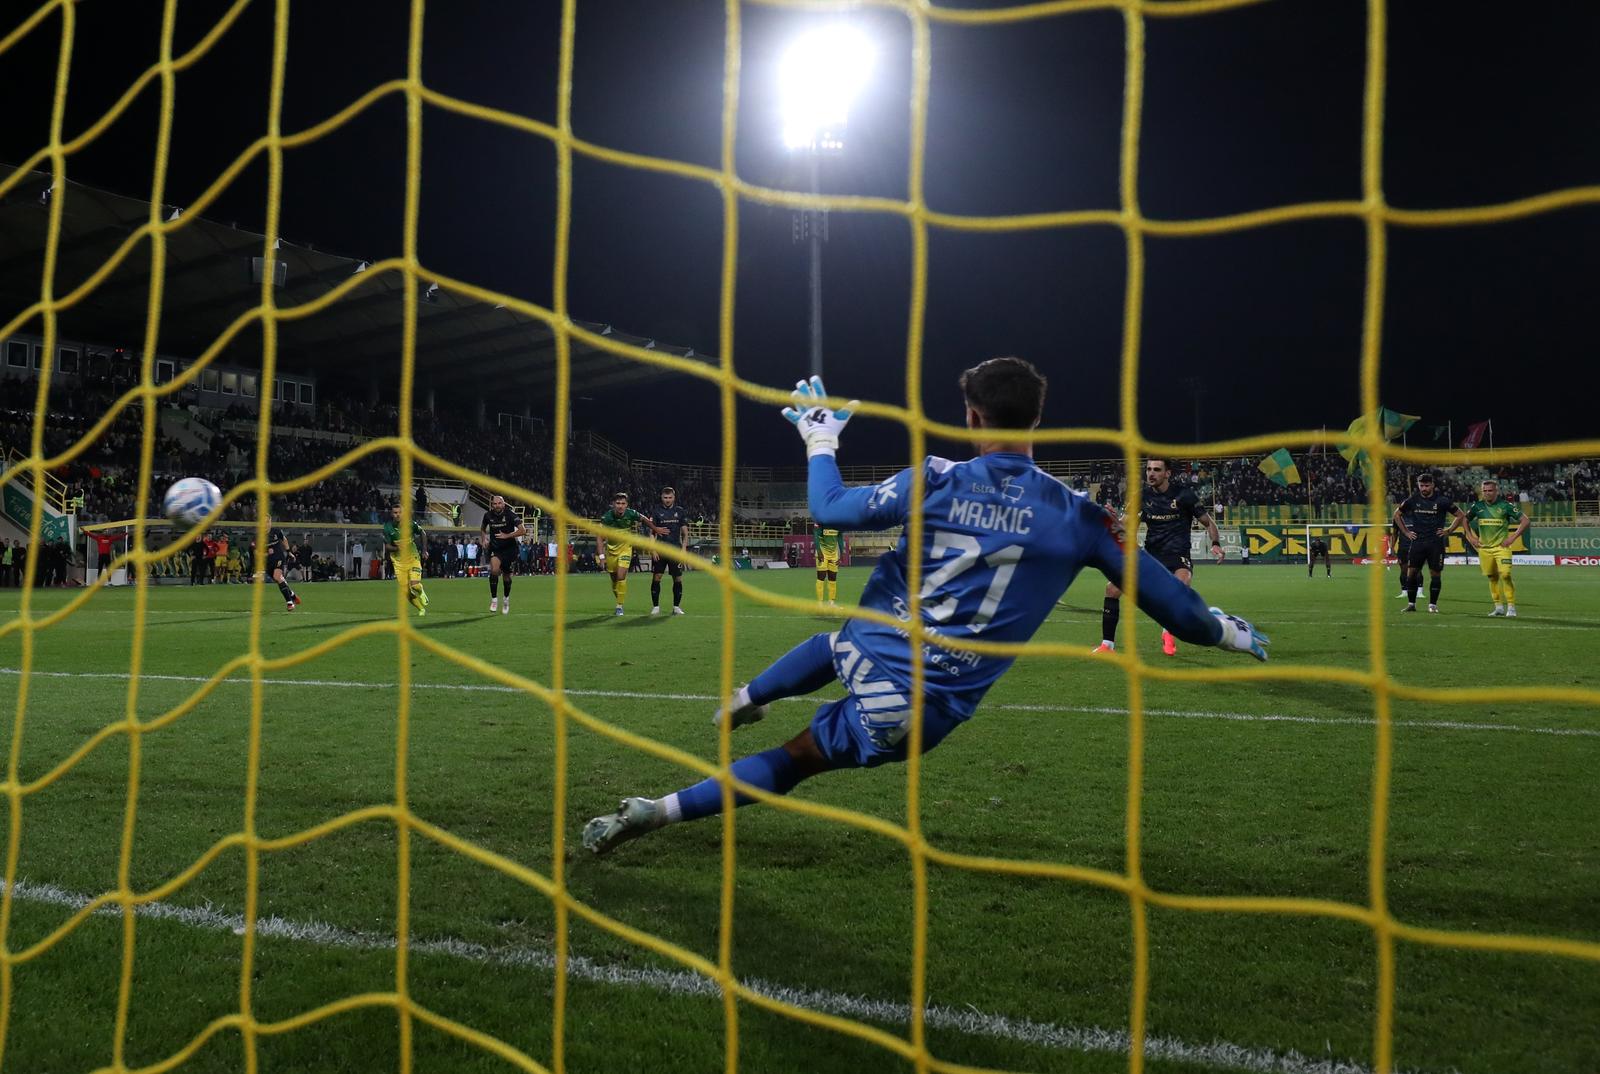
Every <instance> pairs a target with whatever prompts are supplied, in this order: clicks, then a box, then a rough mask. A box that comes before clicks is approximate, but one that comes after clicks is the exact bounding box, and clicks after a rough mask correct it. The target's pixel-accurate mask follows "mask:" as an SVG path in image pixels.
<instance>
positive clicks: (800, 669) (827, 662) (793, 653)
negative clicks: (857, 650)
mask: <svg viewBox="0 0 1600 1074" xmlns="http://www.w3.org/2000/svg"><path fill="white" fill-rule="evenodd" d="M828 639H829V635H827V634H813V635H811V637H809V638H807V639H806V640H805V641H803V642H801V643H800V644H799V645H796V646H795V647H794V648H793V649H790V650H789V651H788V652H786V653H784V654H783V655H782V656H780V657H778V659H776V660H774V661H773V662H772V665H771V666H770V667H768V668H767V670H765V671H763V672H762V673H761V674H759V675H757V676H756V677H755V678H754V679H751V680H750V685H749V686H746V687H744V689H743V690H741V691H740V694H739V696H736V697H735V698H734V707H735V708H743V707H744V706H745V705H747V704H754V705H765V704H767V703H769V702H772V701H776V700H778V699H779V698H780V697H799V696H800V695H801V694H809V693H813V692H814V691H817V690H820V689H822V688H823V687H824V686H826V685H828V684H829V683H830V682H833V681H834V679H835V678H836V676H835V675H834V671H833V646H832V644H830V642H829V640H828Z"/></svg>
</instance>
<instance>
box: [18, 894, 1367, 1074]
mask: <svg viewBox="0 0 1600 1074" xmlns="http://www.w3.org/2000/svg"><path fill="white" fill-rule="evenodd" d="M3 885H4V881H0V891H3V890H4V886H3ZM12 897H13V898H15V899H17V900H19V901H21V902H31V903H42V904H44V905H48V906H58V907H63V908H65V909H68V910H79V909H82V908H83V907H84V906H87V905H88V904H89V903H90V902H91V901H92V897H91V896H89V895H85V894H81V893H79V892H75V891H68V890H66V889H65V888H61V887H57V886H56V885H54V884H42V883H35V882H34V881H30V880H18V881H17V883H16V887H15V888H13V889H12ZM135 912H136V913H137V914H138V916H140V917H146V918H150V919H152V920H157V921H171V922H176V923H177V924H180V925H184V926H187V927H189V928H194V929H202V930H205V931H207V932H226V933H233V934H235V935H243V933H244V925H245V922H244V915H242V914H232V913H228V912H226V911H224V910H220V909H217V908H215V907H212V906H209V905H207V906H179V905H176V904H173V903H162V902H155V903H147V904H145V905H143V906H140V907H138V908H137V910H136V911H135ZM121 913H122V911H121V909H120V908H118V907H115V906H105V907H101V908H100V909H99V910H98V911H96V914H97V916H108V917H115V916H120V915H121ZM256 935H258V936H263V937H270V938H273V939H280V940H288V941H292V942H297V943H306V944H312V945H315V946H318V947H331V948H339V949H343V950H349V951H374V952H383V951H393V950H394V949H395V947H396V946H397V944H396V940H395V937H394V936H392V935H386V934H382V933H374V932H356V931H353V930H350V929H345V928H341V927H340V926H338V925H332V924H329V923H327V922H323V921H314V920H313V921H296V920H293V919H290V918H284V917H278V916H275V915H269V916H264V917H258V918H257V919H256ZM407 948H408V949H409V950H410V951H411V952H412V953H413V954H418V955H430V956H439V957H445V958H454V959H460V960H462V961H465V962H473V963H478V964H481V965H489V966H505V967H510V968H514V969H527V970H535V971H547V972H553V971H554V970H555V965H556V960H555V956H554V955H553V954H552V953H551V952H550V951H548V950H547V949H545V948H542V947H530V946H520V945H519V946H503V947H488V946H485V945H483V944H477V943H469V942H467V941H466V940H460V939H456V938H453V937H442V938H435V939H415V938H413V939H412V940H411V941H410V943H409V944H407ZM567 976H568V978H569V979H576V980H580V981H588V982H591V983H595V984H604V985H613V986H616V987H619V988H640V989H647V990H649V991H653V992H664V993H666V994H668V995H671V996H687V997H705V998H713V997H718V998H720V996H721V990H720V989H719V988H718V987H717V985H716V983H715V982H713V981H711V980H709V979H708V978H705V977H702V976H700V975H699V974H697V973H690V972H689V971H687V970H664V969H651V968H639V967H634V966H616V965H609V964H606V963H603V962H596V961H594V960H592V959H588V958H584V957H582V956H580V955H573V956H570V957H569V958H568V960H567ZM744 984H745V986H746V987H748V988H749V989H751V990H752V991H754V992H758V993H760V994H761V995H764V996H768V997H770V998H772V999H776V1000H781V1001H783V1002H785V1003H789V1004H793V1005H794V1006H796V1007H804V1008H806V1009H809V1010H814V1011H821V1012H824V1013H826V1014H833V1015H838V1016H839V1017H842V1018H851V1019H854V1020H856V1021H862V1022H876V1023H880V1024H883V1025H890V1026H904V1025H907V1024H909V1022H910V1020H911V1008H910V1006H909V1005H908V1004H905V1003H898V1002H895V1001H892V1000H883V999H872V998H870V997H867V996H858V995H848V994H845V993H840V992H828V991H823V990H820V989H810V988H792V987H790V986H788V985H783V984H778V983H776V982H773V981H765V980H761V979H759V978H747V979H745V981H744ZM924 1017H925V1018H926V1021H927V1024H928V1025H929V1026H931V1027H933V1028H936V1029H946V1030H952V1031H955V1032H958V1033H967V1034H970V1035H972V1036H979V1037H990V1038H995V1039H998V1040H1006V1041H1016V1042H1020V1043H1023V1044H1031V1045H1035V1046H1037V1047H1043V1048H1054V1049H1059V1050H1062V1051H1074V1052H1100V1053H1109V1054H1112V1055H1127V1054H1128V1051H1129V1049H1130V1047H1131V1040H1130V1038H1129V1035H1128V1033H1127V1032H1126V1031H1124V1030H1120V1029H1103V1028H1101V1027H1099V1026H1072V1025H1061V1024H1057V1023H1051V1022H1036V1021H1033V1020H1031V1019H1026V1018H1010V1017H1007V1016H1005V1015H1000V1014H988V1013H985V1012H984V1011H980V1010H978V1009H977V1008H976V1007H973V1006H971V1005H967V1006H964V1007H961V1008H955V1007H940V1006H929V1007H927V1008H925V1012H924ZM1145 1056H1146V1057H1147V1058H1150V1059H1163V1060H1167V1061H1170V1062H1174V1063H1194V1064H1197V1065H1201V1066H1208V1067H1219V1068H1222V1069H1225V1070H1243V1071H1250V1072H1251V1074H1371V1070H1370V1068H1368V1067H1366V1066H1363V1065H1362V1064H1360V1063H1357V1062H1354V1061H1352V1060H1348V1059H1336V1058H1331V1057H1323V1058H1315V1057H1312V1056H1308V1055H1304V1054H1302V1053H1300V1052H1297V1051H1293V1050H1289V1051H1278V1050H1276V1049H1272V1048H1254V1047H1249V1046H1246V1045H1242V1044H1233V1043H1230V1042H1228V1041H1212V1042H1210V1043H1207V1044H1199V1043H1194V1042H1191V1041H1186V1040H1182V1039H1179V1038H1177V1037H1166V1036H1147V1037H1146V1038H1145Z"/></svg>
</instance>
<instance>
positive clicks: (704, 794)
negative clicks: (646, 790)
mask: <svg viewBox="0 0 1600 1074" xmlns="http://www.w3.org/2000/svg"><path fill="white" fill-rule="evenodd" d="M733 774H734V777H735V778H736V779H739V780H741V781H743V782H745V783H748V784H750V785H751V786H753V787H760V788H761V789H762V790H766V791H771V792H772V793H774V794H788V793H789V792H790V791H792V790H794V788H795V786H796V785H798V784H799V782H800V781H801V780H803V779H805V778H806V777H805V774H804V773H802V772H801V771H800V766H799V765H797V764H795V761H794V758H793V757H790V756H789V751H788V750H785V749H784V748H783V747H782V746H774V747H773V748H772V749H770V750H766V751H763V752H761V753H754V754H751V755H750V756H749V757H741V758H739V759H738V760H737V761H735V762H733ZM753 801H755V799H754V798H751V797H749V796H748V795H744V794H737V793H736V794H735V796H734V804H735V805H748V804H749V803H751V802H753ZM661 805H662V806H663V807H664V808H665V811H666V823H668V824H672V823H674V822H675V821H680V820H699V819H700V818H701V817H709V816H712V815H713V814H716V813H721V812H722V784H720V783H718V782H717V781H716V780H714V779H705V780H701V781H700V782H699V783H696V784H695V785H694V786H693V787H685V788H684V789H683V790H681V791H679V792H678V793H677V794H669V795H667V796H666V797H665V798H663V799H661Z"/></svg>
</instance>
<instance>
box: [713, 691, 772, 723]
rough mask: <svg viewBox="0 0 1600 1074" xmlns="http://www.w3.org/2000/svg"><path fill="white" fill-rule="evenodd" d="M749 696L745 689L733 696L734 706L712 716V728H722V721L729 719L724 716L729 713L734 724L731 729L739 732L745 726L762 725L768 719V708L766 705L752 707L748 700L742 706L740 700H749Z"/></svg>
mask: <svg viewBox="0 0 1600 1074" xmlns="http://www.w3.org/2000/svg"><path fill="white" fill-rule="evenodd" d="M749 696H750V695H749V694H748V693H746V692H745V690H744V689H743V688H741V689H740V690H739V692H738V693H737V694H735V695H734V696H733V704H732V705H730V706H729V707H728V708H726V709H718V710H717V711H716V712H715V713H714V714H713V715H712V717H711V726H713V727H721V726H722V721H723V720H724V719H726V718H727V717H726V716H725V715H724V714H725V713H728V712H731V713H732V717H733V722H732V723H731V724H729V726H730V727H731V728H733V729H734V730H738V729H739V728H741V727H744V726H746V725H748V724H752V723H760V722H761V721H762V720H764V719H766V718H767V706H765V705H752V704H750V703H749V701H748V700H747V701H746V702H745V703H744V704H740V703H739V698H740V697H744V698H746V699H748V698H749Z"/></svg>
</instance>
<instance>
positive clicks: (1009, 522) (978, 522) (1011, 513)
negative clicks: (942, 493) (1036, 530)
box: [948, 499, 1033, 533]
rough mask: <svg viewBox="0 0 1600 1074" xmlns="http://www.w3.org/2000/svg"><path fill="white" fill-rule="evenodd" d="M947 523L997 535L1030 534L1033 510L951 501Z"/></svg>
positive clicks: (968, 501) (971, 501) (976, 502)
mask: <svg viewBox="0 0 1600 1074" xmlns="http://www.w3.org/2000/svg"><path fill="white" fill-rule="evenodd" d="M948 521H950V522H959V523H961V524H962V525H964V526H973V527H975V528H977V529H982V530H992V531H995V532H999V533H1031V532H1033V508H1031V507H1012V506H1010V505H1009V504H999V503H985V502H983V501H981V500H962V499H952V500H951V501H950V517H949V519H948Z"/></svg>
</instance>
